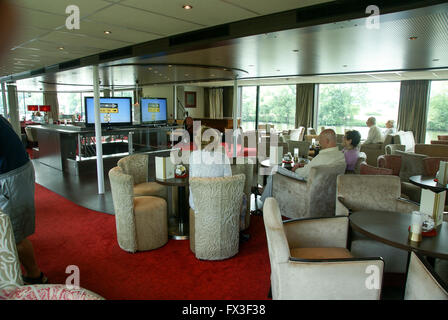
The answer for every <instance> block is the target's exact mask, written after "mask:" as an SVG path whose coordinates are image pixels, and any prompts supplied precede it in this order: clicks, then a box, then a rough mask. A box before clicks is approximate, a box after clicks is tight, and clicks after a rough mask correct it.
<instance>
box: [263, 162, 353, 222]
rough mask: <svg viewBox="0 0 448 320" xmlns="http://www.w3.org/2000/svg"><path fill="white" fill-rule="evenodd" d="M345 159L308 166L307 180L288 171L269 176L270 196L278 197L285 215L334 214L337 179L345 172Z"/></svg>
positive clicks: (295, 216)
mask: <svg viewBox="0 0 448 320" xmlns="http://www.w3.org/2000/svg"><path fill="white" fill-rule="evenodd" d="M345 168H346V165H345V162H343V163H341V164H337V165H325V166H315V167H313V168H311V170H310V174H309V177H308V180H306V181H305V180H299V179H297V178H295V177H294V175H292V174H291V176H286V175H283V174H280V173H276V174H274V176H273V177H272V196H273V197H274V198H275V199H277V201H278V203H279V205H280V210H281V212H282V215H284V216H285V217H288V218H304V217H307V218H309V217H330V216H334V211H335V194H336V178H337V176H338V175H339V174H344V173H345Z"/></svg>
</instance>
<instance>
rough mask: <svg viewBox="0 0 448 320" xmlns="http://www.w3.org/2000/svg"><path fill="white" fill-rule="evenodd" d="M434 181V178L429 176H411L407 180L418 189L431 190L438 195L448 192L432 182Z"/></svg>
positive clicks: (443, 187) (440, 185)
mask: <svg viewBox="0 0 448 320" xmlns="http://www.w3.org/2000/svg"><path fill="white" fill-rule="evenodd" d="M434 179H435V178H434V177H430V176H412V177H410V178H409V181H410V182H411V183H412V184H415V185H416V186H419V187H420V188H423V189H427V190H431V191H432V192H434V193H440V192H443V191H447V190H448V188H447V187H446V186H444V185H443V184H440V183H438V182H436V181H434Z"/></svg>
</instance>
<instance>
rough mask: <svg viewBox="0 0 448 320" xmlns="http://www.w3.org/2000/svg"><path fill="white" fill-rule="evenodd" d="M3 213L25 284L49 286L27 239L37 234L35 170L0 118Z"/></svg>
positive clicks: (3, 119) (0, 179) (20, 144)
mask: <svg viewBox="0 0 448 320" xmlns="http://www.w3.org/2000/svg"><path fill="white" fill-rule="evenodd" d="M0 210H1V211H2V212H3V213H5V214H6V215H8V216H9V218H10V220H11V224H12V229H13V233H14V238H15V242H16V246H17V253H18V254H19V259H20V262H21V263H22V265H23V267H24V268H25V271H26V276H23V280H24V282H25V283H26V284H38V283H46V282H47V279H46V277H45V275H44V274H43V273H42V272H41V271H40V269H39V267H38V265H37V263H36V258H35V256H34V248H33V245H32V243H31V241H30V240H28V239H27V237H29V236H30V235H32V234H33V233H34V230H35V217H34V211H35V209H34V168H33V165H32V163H31V161H30V159H29V156H28V153H27V152H26V150H25V147H24V146H23V144H22V141H21V140H20V138H19V136H18V135H17V134H16V133H15V131H14V129H13V128H12V126H11V124H10V123H9V122H8V121H7V120H6V119H5V118H4V117H3V116H0Z"/></svg>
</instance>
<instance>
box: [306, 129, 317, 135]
mask: <svg viewBox="0 0 448 320" xmlns="http://www.w3.org/2000/svg"><path fill="white" fill-rule="evenodd" d="M306 133H307V135H317V132H316V130H315V129H314V128H308V130H307V132H306Z"/></svg>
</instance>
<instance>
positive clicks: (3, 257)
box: [0, 211, 104, 300]
mask: <svg viewBox="0 0 448 320" xmlns="http://www.w3.org/2000/svg"><path fill="white" fill-rule="evenodd" d="M3 299H8V300H103V299H104V298H103V297H101V296H99V295H98V294H96V293H94V292H92V291H89V290H87V289H83V288H68V287H67V286H66V285H63V284H42V285H23V280H22V271H21V269H20V262H19V256H18V254H17V248H16V243H15V240H14V235H13V230H12V226H11V220H10V219H9V217H8V216H7V215H6V214H4V213H3V212H1V211H0V300H3Z"/></svg>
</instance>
